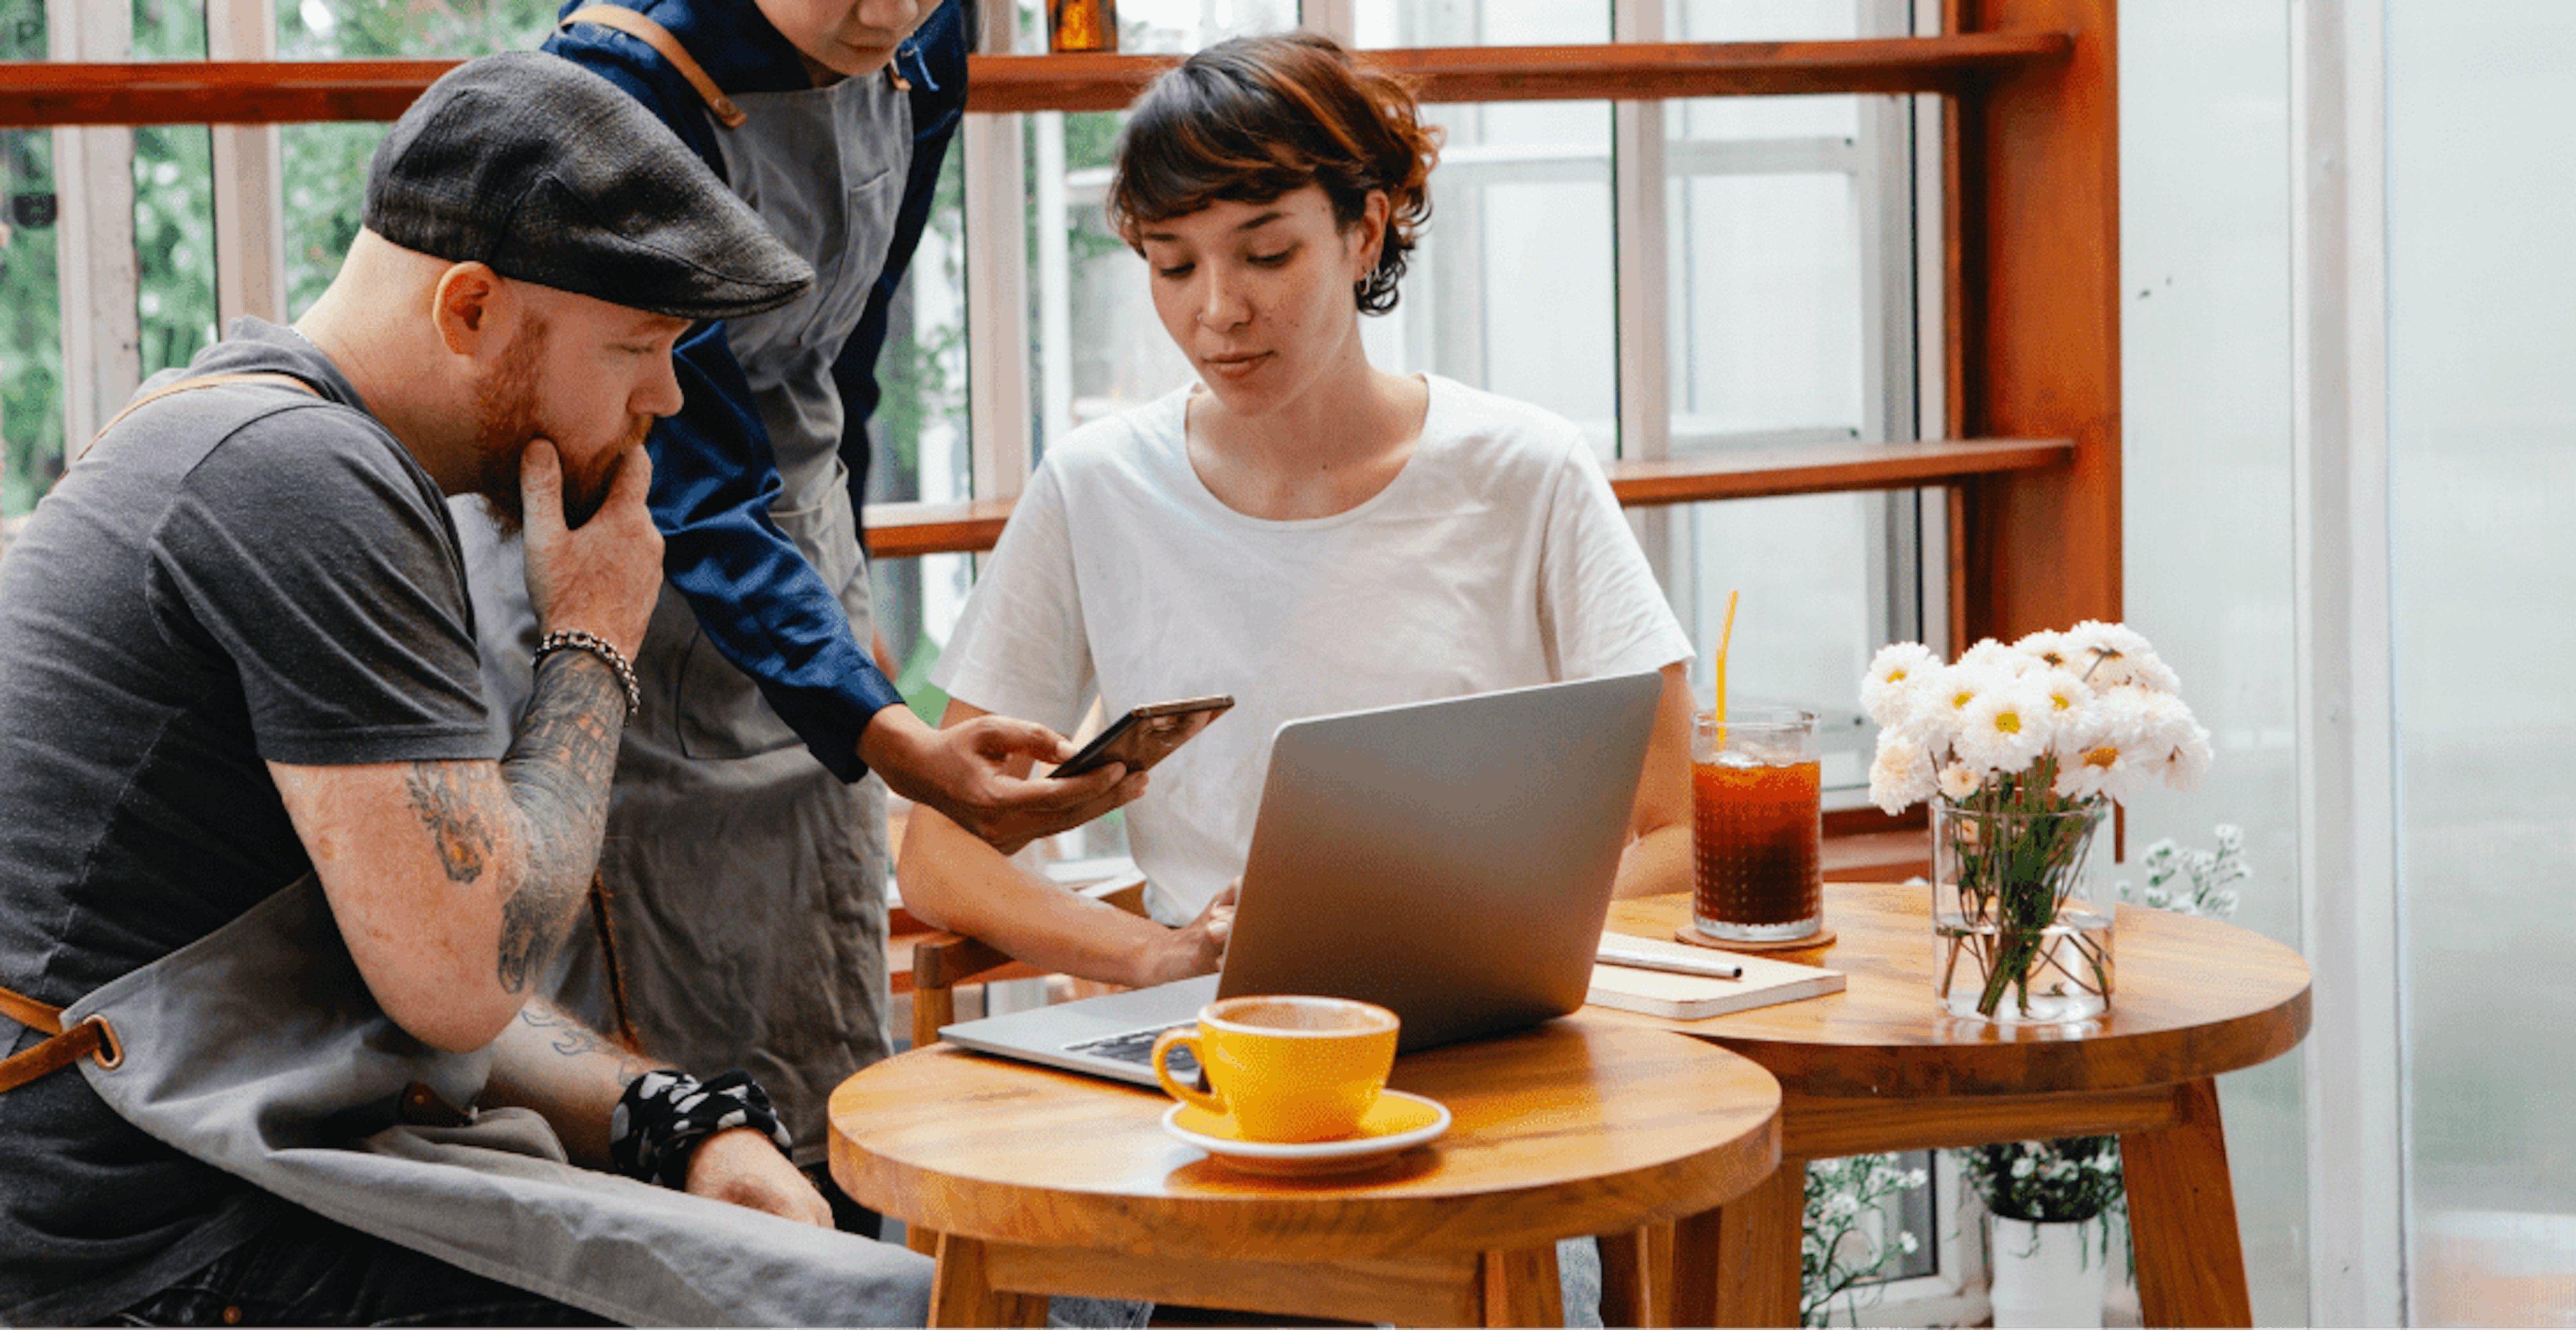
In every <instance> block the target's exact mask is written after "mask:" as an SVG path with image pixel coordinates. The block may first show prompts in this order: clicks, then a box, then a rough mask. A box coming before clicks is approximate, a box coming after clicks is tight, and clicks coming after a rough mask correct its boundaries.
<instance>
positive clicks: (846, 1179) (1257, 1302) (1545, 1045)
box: [831, 1014, 1780, 1325]
mask: <svg viewBox="0 0 2576 1330" xmlns="http://www.w3.org/2000/svg"><path fill="white" fill-rule="evenodd" d="M1390 1084H1391V1085H1392V1086H1394V1087H1395V1088H1397V1089H1400V1090H1408V1091H1411V1092H1413V1093H1416V1094H1421V1095H1427V1096H1429V1097H1431V1098H1433V1099H1436V1100H1438V1101H1440V1102H1441V1103H1443V1104H1446V1105H1447V1106H1448V1107H1449V1109H1450V1111H1451V1113H1452V1115H1453V1118H1454V1120H1453V1122H1452V1124H1451V1126H1450V1128H1449V1130H1448V1132H1447V1133H1446V1134H1445V1135H1443V1136H1442V1137H1441V1138H1440V1139H1438V1140H1436V1141H1433V1142H1431V1143H1429V1144H1427V1145H1422V1146H1418V1147H1415V1148H1414V1149H1411V1150H1408V1151H1406V1152H1404V1153H1403V1154H1401V1155H1399V1156H1397V1157H1396V1158H1395V1159H1394V1160H1393V1161H1392V1162H1391V1163H1389V1164H1387V1165H1386V1166H1385V1167H1383V1168H1382V1169H1379V1170H1376V1171H1372V1172H1365V1173H1355V1174H1347V1175H1340V1176H1327V1177H1318V1178H1281V1177H1268V1176H1258V1175H1253V1174H1249V1173H1243V1172H1238V1171H1236V1170H1234V1169H1232V1168H1229V1167H1228V1166H1227V1165H1225V1164H1223V1163H1221V1162H1219V1161H1217V1160H1215V1159H1211V1158H1209V1157H1208V1156H1207V1155H1205V1154H1203V1153H1202V1152H1200V1151H1199V1150H1198V1149H1196V1148H1194V1147H1192V1146H1189V1145H1187V1144H1184V1143H1182V1142H1181V1141H1179V1140H1177V1139H1175V1138H1173V1137H1171V1136H1169V1135H1167V1134H1166V1133H1165V1132H1164V1131H1163V1130H1162V1127H1161V1124H1160V1120H1161V1118H1162V1115H1163V1113H1164V1111H1165V1110H1166V1109H1167V1108H1168V1107H1169V1106H1170V1104H1171V1101H1170V1100H1169V1099H1167V1098H1165V1097H1164V1096H1163V1095H1161V1094H1160V1093H1157V1092H1153V1091H1148V1090H1140V1089H1137V1088H1134V1087H1131V1086H1126V1085H1120V1084H1114V1083H1111V1082H1106V1081H1101V1080H1096V1079H1093V1078H1091V1077H1086V1076H1079V1075H1074V1074H1070V1073H1065V1072H1056V1071H1049V1070H1045V1069H1041V1068H1036V1067H1029V1066H1023V1065H1019V1064H1016V1063H1010V1062H1004V1061H998V1060H994V1059H989V1058H985V1057H981V1056H978V1055H975V1054H971V1053H966V1052H963V1051H960V1050H957V1049H954V1048H949V1047H945V1046H942V1047H936V1048H930V1049H924V1050H917V1051H914V1052H910V1053H906V1054H903V1055H901V1056H899V1057H895V1058H891V1059H888V1060H887V1061H884V1062H881V1063H878V1064H877V1065H875V1066H872V1067H869V1068H867V1069H866V1070H864V1071H861V1072H859V1073H858V1074H857V1075H854V1076H852V1077H850V1078H849V1079H848V1080H847V1081H844V1082H843V1083H842V1084H841V1086H840V1087H839V1088H838V1089H837V1090H835V1091H834V1092H833V1094H832V1101H831V1118H832V1175H833V1177H834V1178H836V1179H837V1180H839V1182H840V1184H841V1186H842V1187H843V1188H844V1189H845V1190H847V1191H848V1192H849V1193H850V1195H852V1196H853V1197H856V1198H857V1199H858V1200H859V1201H861V1202H862V1203H864V1204H866V1205H869V1206H871V1207H874V1208H875V1209H877V1210H879V1211H882V1212H884V1213H886V1214H890V1215H893V1216H895V1217H896V1218H899V1219H901V1220H903V1221H904V1222H905V1223H906V1224H908V1225H912V1226H915V1227H916V1228H917V1229H923V1230H929V1231H933V1232H935V1233H937V1234H938V1235H939V1236H938V1240H937V1244H936V1252H937V1255H938V1261H939V1272H938V1278H937V1284H936V1289H935V1292H934V1293H933V1295H932V1301H931V1307H930V1319H931V1324H933V1325H1036V1324H1040V1323H1041V1322H1042V1320H1043V1318H1044V1314H1045V1309H1046V1295H1048V1294H1086V1295H1091V1296H1097V1297H1119V1298H1139V1299H1146V1300H1151V1301H1156V1302H1172V1303H1186V1304H1192V1305H1199V1306H1209V1307H1224V1308H1231V1309H1235V1310H1240V1311H1246V1312H1252V1313H1256V1314H1259V1313H1267V1314H1272V1315H1302V1316H1318V1317H1336V1318H1348V1319H1353V1320H1361V1321H1391V1322H1394V1323H1397V1324H1417V1325H1503V1324H1528V1325H1535V1324H1547V1323H1553V1322H1554V1321H1556V1320H1557V1318H1558V1317H1559V1316H1560V1315H1561V1306H1560V1300H1559V1291H1558V1286H1557V1279H1556V1252H1555V1246H1554V1244H1555V1242H1556V1240H1557V1239H1559V1238H1566V1237H1577V1236H1583V1235H1593V1234H1611V1235H1630V1234H1635V1233H1638V1232H1640V1231H1641V1230H1647V1229H1652V1228H1654V1227H1656V1226H1659V1225H1669V1224H1671V1222H1672V1221H1674V1220H1676V1219H1680V1218H1683V1217H1685V1216H1690V1215H1697V1214H1703V1213H1705V1212H1707V1211H1710V1210H1711V1209H1713V1208H1715V1207H1717V1206H1719V1205H1721V1204H1723V1203H1725V1202H1727V1201H1730V1200H1733V1199H1734V1198H1736V1197H1738V1196H1741V1195H1744V1194H1746V1193H1747V1192H1748V1191H1750V1190H1752V1189H1753V1188H1754V1187H1756V1186H1757V1185H1758V1184H1760V1183H1761V1182H1762V1181H1763V1179H1765V1178H1766V1177H1768V1176H1769V1175H1770V1173H1771V1170H1772V1168H1773V1166H1774V1164H1775V1163H1776V1162H1777V1160H1778V1158H1779V1129H1778V1121H1779V1119H1778V1108H1779V1102H1780V1095H1779V1087H1778V1086H1777V1085H1776V1084H1775V1083H1774V1082H1773V1081H1772V1079H1771V1077H1770V1076H1769V1075H1768V1074H1767V1073H1765V1072H1763V1071H1762V1070H1761V1069H1760V1068H1758V1067H1756V1066H1754V1065H1753V1064H1752V1063H1750V1062H1748V1061H1746V1060H1744V1059H1743V1058H1740V1057H1737V1056H1734V1055H1733V1054H1729V1053H1726V1052H1724V1051H1722V1050H1720V1049H1718V1048H1716V1047H1714V1046H1712V1045H1709V1044H1706V1043H1703V1042H1700V1041H1697V1040H1690V1039H1676V1038H1674V1037H1673V1036H1671V1035H1670V1034H1667V1033H1663V1032H1660V1031H1647V1030H1637V1029H1631V1028H1625V1027H1621V1026H1617V1025H1614V1024H1610V1023H1606V1022H1602V1021H1598V1020H1595V1019H1593V1018H1592V1017H1590V1016H1589V1015H1588V1014H1587V1015H1582V1016H1576V1017H1571V1018H1568V1019H1564V1020H1559V1021H1552V1022H1549V1023H1548V1024H1546V1025H1543V1026H1540V1027H1538V1028H1536V1029H1532V1030H1528V1031H1524V1032H1521V1033H1518V1034H1514V1035H1508V1036H1504V1037H1501V1038H1496V1039H1491V1040H1482V1041H1477V1042H1474V1043H1468V1044H1459V1045H1453V1046H1450V1047H1447V1048H1440V1049H1434V1050H1431V1051H1429V1052H1425V1053H1418V1054H1413V1055H1409V1056H1407V1057H1404V1058H1402V1059H1399V1060H1398V1062H1397V1063H1396V1068H1395V1074H1394V1077H1393V1079H1392V1080H1391V1082H1390ZM1667 1231H1669V1230H1667ZM1605 1245H1611V1244H1605ZM1642 1245H1643V1240H1642V1239H1640V1240H1639V1247H1640V1249H1642ZM1628 1268H1629V1270H1630V1272H1631V1277H1632V1278H1637V1277H1646V1276H1641V1275H1638V1274H1637V1273H1636V1272H1635V1265H1634V1263H1631V1264H1630V1266H1629V1267H1628ZM1614 1297H1616V1298H1619V1299H1626V1300H1628V1301H1623V1302H1621V1303H1620V1304H1619V1305H1621V1306H1623V1307H1624V1306H1630V1305H1636V1302H1637V1301H1639V1300H1652V1301H1662V1299H1661V1298H1660V1297H1659V1296H1653V1295H1650V1294H1648V1293H1646V1292H1644V1291H1642V1290H1638V1289H1633V1288H1623V1289H1621V1290H1618V1291H1617V1292H1616V1293H1615V1294H1614ZM1667 1305H1668V1304H1667Z"/></svg>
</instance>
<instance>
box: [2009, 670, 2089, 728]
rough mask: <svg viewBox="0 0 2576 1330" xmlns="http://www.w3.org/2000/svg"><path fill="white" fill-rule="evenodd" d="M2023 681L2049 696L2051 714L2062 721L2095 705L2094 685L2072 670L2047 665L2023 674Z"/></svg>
mask: <svg viewBox="0 0 2576 1330" xmlns="http://www.w3.org/2000/svg"><path fill="white" fill-rule="evenodd" d="M2022 682H2023V683H2024V684H2026V685H2028V686H2030V687H2032V688H2036V689H2038V690H2039V691H2040V693H2041V694H2043V695H2044V696H2046V697H2047V698H2048V711H2049V714H2050V715H2051V716H2054V717H2056V718H2057V719H2058V721H2060V722H2064V721H2067V720H2070V719H2072V718H2073V717H2074V716H2075V715H2077V714H2078V713H2080V712H2082V711H2083V710H2084V709H2085V708H2086V707H2089V706H2091V705H2093V686H2092V685H2091V684H2088V683H2086V682H2084V681H2083V680H2082V679H2079V678H2077V677H2076V676H2075V673H2074V672H2073V671H2072V670H2066V669H2060V668H2058V667H2056V666H2053V665H2052V666H2046V667H2043V668H2041V669H2036V670H2033V671H2031V672H2030V673H2028V674H2025V675H2023V676H2022Z"/></svg>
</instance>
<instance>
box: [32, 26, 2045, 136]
mask: <svg viewBox="0 0 2576 1330" xmlns="http://www.w3.org/2000/svg"><path fill="white" fill-rule="evenodd" d="M2073 47H2074V38H2073V37H2072V36H2070V35H2069V34H2067V33H2063V32H1979V33H1963V34H1957V35H1952V36H1941V37H1897V38H1881V39H1869V40H1855V41H1816V42H1723V43H1681V42H1675V43H1626V44H1621V45H1615V46H1461V47H1423V48H1416V49H1409V50H1397V51H1386V52H1382V53H1379V55H1380V58H1382V59H1384V60H1385V61H1386V63H1388V64H1389V65H1392V66H1394V67H1395V68H1397V69H1399V70H1402V71H1404V72H1405V73H1406V74H1409V75H1411V76H1412V77H1414V78H1415V79H1416V80H1418V81H1419V85H1420V90H1421V95H1422V97H1423V98H1424V100H1427V101H1435V102H1499V101H1565V100H1580V99H1584V98H1603V99H1614V98H1615V99H1625V100H1635V99H1649V98H1662V97H1745V96H1784V95H1801V94H1812V93H1847V92H1864V93H1903V92H1933V93H1950V94H1956V93H1959V92H1962V91H1965V90H1967V89H1968V88H1969V87H1971V86H1972V85H1974V84H1976V83H1977V82H1979V81H1981V80H1985V79H1990V78H1993V77H1996V76H1999V75H2004V74H2009V73H2012V72H2015V71H2018V70H2022V69H2028V68H2032V67H2035V66H2041V65H2047V64H2052V63H2056V62H2060V61H2063V60H2065V59H2066V58H2067V56H2068V53H2069V52H2070V51H2071V50H2072V49H2073ZM1177 58H1178V57H1173V56H1142V55H1055V56H1012V55H979V56H975V57H973V61H972V63H971V65H970V66H969V70H970V73H969V75H968V79H967V88H968V92H967V103H966V105H967V109H968V110H971V111H992V112H1008V111H1114V110H1117V109H1118V108H1120V107H1123V106H1125V105H1126V104H1127V103H1128V102H1129V101H1130V100H1132V99H1133V98H1134V97H1135V95H1136V92H1137V90H1139V89H1141V88H1142V87H1144V85H1145V83H1146V82H1147V80H1149V79H1151V78H1153V76H1154V75H1155V74H1157V73H1159V72H1161V71H1162V70H1163V69H1165V68H1166V67H1168V66H1170V65H1171V64H1172V63H1173V62H1174V61H1175V60H1176V59H1177ZM456 63H457V62H456V61H453V60H281V61H226V60H181V61H157V62H136V63H126V64H55V63H50V62H13V63H7V64H0V127H19V126H34V125H163V124H273V123H298V122H311V121H330V120H392V119H393V118H395V117H396V116H399V115H401V114H402V109H403V108H404V107H406V106H409V105H410V104H411V102H412V99H413V98H414V97H417V96H419V95H420V90H421V89H423V88H425V87H428V86H429V84H430V82H431V81H432V80H434V79H436V78H437V77H438V76H439V75H440V74H442V73H445V72H446V71H447V70H449V69H451V68H453V67H454V66H455V65H456Z"/></svg>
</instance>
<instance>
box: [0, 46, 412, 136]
mask: <svg viewBox="0 0 2576 1330" xmlns="http://www.w3.org/2000/svg"><path fill="white" fill-rule="evenodd" d="M456 64H457V62H456V61H454V60H171V61H156V62H149V63H136V64H43V65H34V64H13V65H10V66H9V67H8V72H7V74H6V75H5V77H0V127H8V126H21V125H258V124H279V123H303V122H318V121H331V120H392V119H394V118H396V117H397V116H400V115H401V114H402V112H403V108H404V107H406V106H409V105H411V104H412V99H413V98H416V97H418V96H419V95H420V92H421V89H423V88H426V87H428V86H429V85H430V83H431V82H432V81H434V80H435V79H437V77H438V76H439V75H441V74H444V73H446V72H447V71H448V70H450V69H453V68H455V67H456Z"/></svg>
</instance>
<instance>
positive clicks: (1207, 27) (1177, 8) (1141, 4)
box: [1012, 0, 1297, 55]
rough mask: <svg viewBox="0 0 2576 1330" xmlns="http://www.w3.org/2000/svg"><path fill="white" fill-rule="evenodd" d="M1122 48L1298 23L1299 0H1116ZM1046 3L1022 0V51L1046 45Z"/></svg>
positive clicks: (1152, 50) (1192, 46)
mask: <svg viewBox="0 0 2576 1330" xmlns="http://www.w3.org/2000/svg"><path fill="white" fill-rule="evenodd" d="M1116 4H1117V9H1118V49H1119V51H1120V52H1121V53H1123V54H1127V55H1162V54H1170V53H1175V52H1186V51H1195V50H1198V49H1199V48H1201V47H1203V46H1206V45H1208V44H1209V43H1211V42H1216V41H1221V40H1223V39H1225V38H1227V37H1235V36H1241V35H1242V34H1244V33H1251V32H1277V31H1279V30H1280V29H1282V28H1293V27H1295V26H1296V25H1297V0H1116ZM1046 34H1047V21H1046V6H1045V5H1044V4H1042V3H1038V0H1021V3H1020V25H1019V33H1018V40H1017V41H1016V42H1015V43H1014V45H1013V48H1012V49H1014V50H1016V51H1018V52H1020V53H1021V54H1024V55H1029V54H1036V53H1039V52H1042V51H1044V50H1046V49H1047V42H1046Z"/></svg>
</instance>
